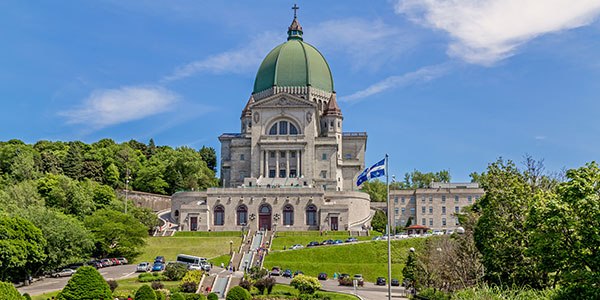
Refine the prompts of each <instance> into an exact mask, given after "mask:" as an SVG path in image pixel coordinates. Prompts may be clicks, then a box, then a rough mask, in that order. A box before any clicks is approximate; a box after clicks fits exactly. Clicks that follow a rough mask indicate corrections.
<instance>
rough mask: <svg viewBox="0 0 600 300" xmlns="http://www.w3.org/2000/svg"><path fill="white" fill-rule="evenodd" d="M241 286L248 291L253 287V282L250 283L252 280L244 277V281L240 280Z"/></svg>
mask: <svg viewBox="0 0 600 300" xmlns="http://www.w3.org/2000/svg"><path fill="white" fill-rule="evenodd" d="M240 286H241V287H243V288H244V289H246V290H247V291H248V292H249V291H250V290H251V289H252V284H251V283H250V281H248V280H245V279H242V281H240Z"/></svg>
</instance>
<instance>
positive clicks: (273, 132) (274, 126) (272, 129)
mask: <svg viewBox="0 0 600 300" xmlns="http://www.w3.org/2000/svg"><path fill="white" fill-rule="evenodd" d="M269 135H277V123H275V124H274V125H273V126H272V127H271V129H270V130H269Z"/></svg>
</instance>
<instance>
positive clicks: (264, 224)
mask: <svg viewBox="0 0 600 300" xmlns="http://www.w3.org/2000/svg"><path fill="white" fill-rule="evenodd" d="M258 229H259V230H263V231H264V230H271V206H269V205H268V204H263V205H261V207H260V208H259V209H258Z"/></svg>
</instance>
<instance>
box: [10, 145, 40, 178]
mask: <svg viewBox="0 0 600 300" xmlns="http://www.w3.org/2000/svg"><path fill="white" fill-rule="evenodd" d="M33 157H34V151H33V150H32V149H31V148H29V147H23V148H21V147H18V148H17V150H16V151H15V155H14V156H13V159H12V161H11V164H10V172H11V174H12V176H13V178H15V179H16V180H17V181H23V180H28V179H34V178H36V177H37V170H36V168H35V161H34V158H33Z"/></svg>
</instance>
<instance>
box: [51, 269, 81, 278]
mask: <svg viewBox="0 0 600 300" xmlns="http://www.w3.org/2000/svg"><path fill="white" fill-rule="evenodd" d="M73 274H75V270H73V269H64V270H61V271H59V272H56V273H54V274H53V275H52V276H54V277H57V278H58V277H68V276H71V275H73Z"/></svg>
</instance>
